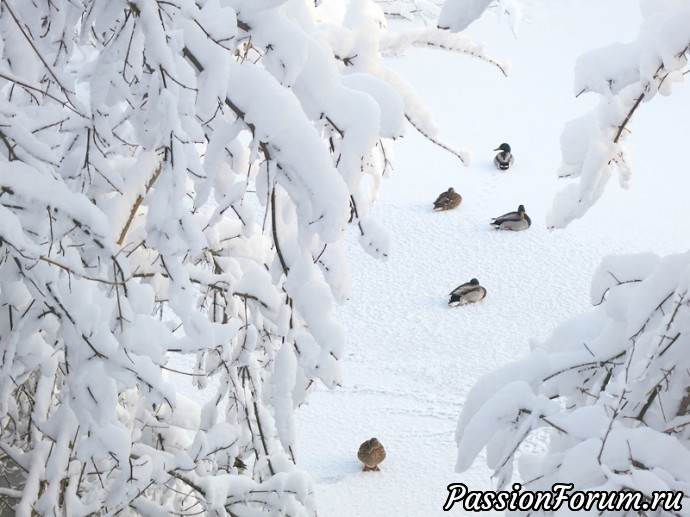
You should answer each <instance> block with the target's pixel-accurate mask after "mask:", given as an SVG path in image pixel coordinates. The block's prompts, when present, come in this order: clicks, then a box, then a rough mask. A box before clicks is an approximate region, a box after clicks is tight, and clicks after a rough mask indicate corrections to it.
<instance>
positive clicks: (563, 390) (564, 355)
mask: <svg viewBox="0 0 690 517" xmlns="http://www.w3.org/2000/svg"><path fill="white" fill-rule="evenodd" d="M591 292H592V300H593V302H594V303H597V304H598V306H597V307H596V308H595V309H594V310H593V312H591V313H589V314H586V315H583V316H580V317H578V318H575V319H573V320H571V321H569V322H566V323H565V324H563V325H561V326H560V327H559V328H557V329H556V330H555V331H554V333H553V335H552V336H551V337H550V338H549V339H547V340H546V342H544V343H543V344H541V345H540V346H538V347H536V348H535V349H534V350H533V351H532V352H531V354H530V355H529V356H528V357H526V358H524V359H522V360H520V361H517V362H515V363H513V364H509V365H507V366H506V367H504V368H502V369H500V370H498V371H496V372H494V373H492V374H490V375H488V376H486V377H485V378H483V379H482V380H480V381H479V383H477V385H476V386H475V387H474V388H473V389H472V391H471V393H470V396H469V397H468V400H467V402H466V404H465V408H464V410H463V414H462V417H461V420H460V423H459V426H458V431H457V437H458V441H459V456H458V464H457V466H458V469H459V470H465V469H467V468H468V467H469V466H470V465H471V463H472V461H473V460H474V458H475V457H476V455H477V454H478V453H479V451H480V450H481V449H482V448H484V447H486V448H487V458H488V462H489V466H490V467H491V468H492V469H494V474H495V476H496V477H497V480H498V485H499V488H502V487H504V486H506V485H507V484H508V483H509V482H510V481H511V477H512V475H513V465H514V463H515V460H516V458H517V463H518V466H519V470H520V477H521V478H522V480H523V485H524V486H525V487H526V489H529V490H550V489H551V485H552V484H553V483H557V482H566V483H574V484H575V490H585V491H588V490H606V491H615V490H639V491H641V492H643V493H645V494H646V495H650V494H651V491H652V490H673V491H684V492H685V494H686V495H685V497H684V499H683V501H682V503H683V508H684V509H685V508H686V507H688V505H690V498H689V497H688V486H690V470H688V468H687V465H688V464H689V463H688V462H690V389H689V388H688V386H690V331H689V329H690V253H685V254H681V255H674V256H669V257H666V258H663V259H660V258H659V257H657V256H655V255H652V254H641V255H630V256H620V257H607V258H606V259H605V260H604V261H603V262H602V264H601V265H600V267H599V269H598V271H597V272H596V273H595V275H594V279H593V282H592V289H591ZM535 432H540V433H542V434H541V436H542V437H543V436H544V434H547V435H548V448H547V450H546V451H545V452H544V453H543V454H530V453H528V452H526V451H522V452H520V445H521V444H522V443H524V442H525V441H526V440H527V439H528V437H530V435H532V434H534V433H535ZM519 452H520V453H519ZM518 453H519V454H518ZM622 514H623V513H621V515H622ZM685 514H686V513H683V515H685ZM532 515H540V513H539V512H537V513H534V512H533V513H532ZM607 515H614V513H613V512H609V513H607Z"/></svg>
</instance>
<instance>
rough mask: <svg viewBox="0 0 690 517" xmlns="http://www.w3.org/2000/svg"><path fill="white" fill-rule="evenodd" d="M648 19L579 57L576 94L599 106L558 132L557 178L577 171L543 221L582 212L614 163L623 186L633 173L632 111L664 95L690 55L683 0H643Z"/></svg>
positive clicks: (562, 221) (556, 223)
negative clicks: (593, 97) (628, 36)
mask: <svg viewBox="0 0 690 517" xmlns="http://www.w3.org/2000/svg"><path fill="white" fill-rule="evenodd" d="M642 7H643V13H644V14H645V16H646V20H645V21H644V23H643V24H642V26H641V28H640V34H639V36H638V38H637V39H636V40H635V41H634V42H632V43H628V44H622V43H616V44H613V45H611V46H609V47H605V48H602V49H598V50H594V51H591V52H588V53H586V54H584V55H583V56H582V57H581V58H580V59H579V60H578V62H577V65H576V68H575V72H576V77H575V91H576V94H577V95H581V94H583V93H586V92H594V93H597V94H599V95H600V96H601V100H600V102H599V106H598V108H596V109H595V110H594V111H592V112H591V113H588V114H586V115H584V116H583V117H581V118H578V119H576V120H573V121H571V122H569V123H568V124H567V125H566V127H565V129H564V130H563V134H562V135H561V148H562V152H563V163H562V165H561V167H560V169H559V171H558V175H559V176H560V177H562V178H579V182H578V183H571V184H570V185H568V186H567V187H566V188H565V189H563V190H562V191H561V192H560V193H559V194H558V195H557V196H556V199H555V200H554V203H553V206H552V208H551V211H550V212H549V214H548V216H547V225H548V226H549V227H556V228H561V227H564V226H566V225H567V224H568V223H569V222H571V221H572V220H573V219H577V218H579V217H582V216H583V215H584V214H585V213H586V212H587V210H589V208H591V207H592V205H594V203H596V201H597V200H599V198H600V197H601V196H602V194H603V192H604V188H605V186H606V183H607V182H608V180H609V179H610V178H611V176H612V174H613V172H614V171H617V172H618V178H619V183H620V184H621V186H622V187H627V185H628V183H629V180H630V176H631V165H630V158H629V156H628V151H627V150H626V148H625V146H624V145H623V142H624V141H625V137H626V135H627V134H628V133H629V132H630V126H631V123H632V119H633V115H634V114H635V112H636V111H637V110H638V109H642V107H643V106H644V105H645V104H646V103H648V102H649V101H651V100H652V99H653V98H654V97H655V96H656V95H657V94H659V93H660V94H662V95H670V93H671V89H672V85H673V84H674V83H676V82H681V81H683V80H684V76H685V74H686V73H687V72H688V70H690V69H689V68H688V56H689V55H690V54H689V52H690V36H689V35H688V31H687V27H688V24H690V7H688V5H687V3H686V2H676V3H673V2H671V3H668V4H660V5H653V3H652V2H643V5H642Z"/></svg>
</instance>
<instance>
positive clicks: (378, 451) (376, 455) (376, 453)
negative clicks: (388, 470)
mask: <svg viewBox="0 0 690 517" xmlns="http://www.w3.org/2000/svg"><path fill="white" fill-rule="evenodd" d="M357 458H358V459H359V461H361V462H362V463H364V469H363V470H364V471H365V472H366V471H367V470H380V469H379V463H381V462H382V461H383V460H385V459H386V450H385V449H384V448H383V445H381V442H379V441H378V440H377V439H376V438H371V439H369V440H367V441H366V442H364V443H363V444H362V445H360V446H359V451H357Z"/></svg>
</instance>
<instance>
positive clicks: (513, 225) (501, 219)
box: [491, 205, 532, 232]
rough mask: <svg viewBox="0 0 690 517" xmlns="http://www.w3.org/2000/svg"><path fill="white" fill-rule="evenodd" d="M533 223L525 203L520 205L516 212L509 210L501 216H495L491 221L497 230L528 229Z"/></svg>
mask: <svg viewBox="0 0 690 517" xmlns="http://www.w3.org/2000/svg"><path fill="white" fill-rule="evenodd" d="M531 224H532V220H531V219H530V218H529V216H528V215H527V213H526V212H525V207H524V205H520V206H519V207H518V209H517V211H516V212H508V213H507V214H503V215H501V216H498V217H495V218H494V219H493V220H492V221H491V226H493V227H494V228H496V229H497V230H512V231H515V232H517V231H520V230H526V229H527V228H529V227H530V226H531Z"/></svg>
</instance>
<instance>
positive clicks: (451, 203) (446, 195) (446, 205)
mask: <svg viewBox="0 0 690 517" xmlns="http://www.w3.org/2000/svg"><path fill="white" fill-rule="evenodd" d="M461 201H462V196H461V195H460V194H458V193H457V192H455V189H454V188H453V187H450V188H449V189H448V190H446V191H445V192H442V193H441V194H440V195H439V196H438V197H437V198H436V201H434V210H436V211H439V212H440V211H443V210H452V209H453V208H457V207H458V206H460V202H461Z"/></svg>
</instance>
